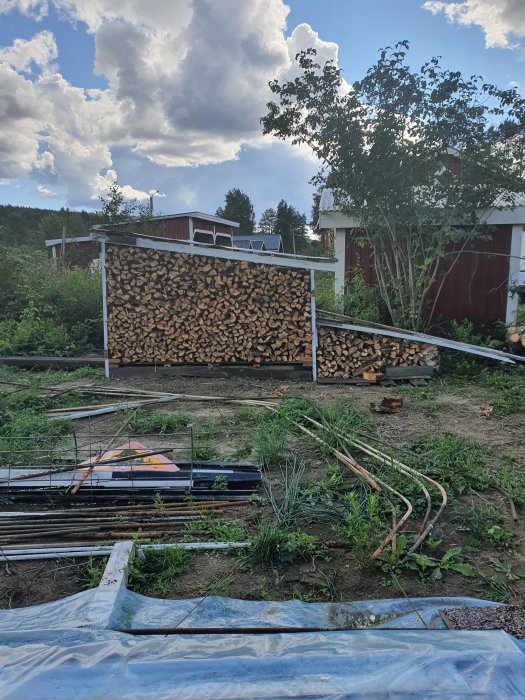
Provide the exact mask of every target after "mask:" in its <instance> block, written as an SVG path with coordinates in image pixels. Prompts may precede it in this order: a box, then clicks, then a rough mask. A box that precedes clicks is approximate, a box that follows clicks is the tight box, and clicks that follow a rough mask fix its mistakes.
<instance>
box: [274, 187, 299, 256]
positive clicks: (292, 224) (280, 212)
mask: <svg viewBox="0 0 525 700" xmlns="http://www.w3.org/2000/svg"><path fill="white" fill-rule="evenodd" d="M274 233H279V234H280V235H281V237H282V239H283V248H284V252H285V253H300V252H301V251H303V249H304V248H305V247H306V216H305V215H304V214H301V213H300V212H298V211H297V209H296V208H295V207H293V206H291V205H290V204H287V203H286V202H285V201H284V199H281V201H280V202H279V204H278V205H277V210H276V216H275V228H274Z"/></svg>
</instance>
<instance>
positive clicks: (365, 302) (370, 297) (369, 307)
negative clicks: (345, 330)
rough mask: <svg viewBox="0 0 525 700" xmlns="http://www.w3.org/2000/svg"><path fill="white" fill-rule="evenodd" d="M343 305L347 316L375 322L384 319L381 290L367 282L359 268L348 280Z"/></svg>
mask: <svg viewBox="0 0 525 700" xmlns="http://www.w3.org/2000/svg"><path fill="white" fill-rule="evenodd" d="M342 306H343V309H344V314H345V315H346V316H352V317H353V318H360V319H362V320H363V321H371V322H373V323H381V322H382V321H384V318H383V314H382V313H381V297H380V295H379V290H378V288H377V287H374V286H372V285H370V284H367V283H366V282H365V280H364V277H363V273H362V271H361V270H360V269H359V268H357V269H355V270H353V271H352V274H351V276H350V278H349V279H348V280H347V282H346V293H345V294H344V295H343V298H342Z"/></svg>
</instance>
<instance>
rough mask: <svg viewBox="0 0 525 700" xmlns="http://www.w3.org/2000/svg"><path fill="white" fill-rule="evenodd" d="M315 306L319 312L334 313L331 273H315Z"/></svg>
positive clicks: (333, 286) (332, 276)
mask: <svg viewBox="0 0 525 700" xmlns="http://www.w3.org/2000/svg"><path fill="white" fill-rule="evenodd" d="M315 306H316V308H317V309H318V310H319V311H335V310H336V303H335V280H334V275H333V274H332V273H331V272H321V271H319V270H317V271H316V272H315Z"/></svg>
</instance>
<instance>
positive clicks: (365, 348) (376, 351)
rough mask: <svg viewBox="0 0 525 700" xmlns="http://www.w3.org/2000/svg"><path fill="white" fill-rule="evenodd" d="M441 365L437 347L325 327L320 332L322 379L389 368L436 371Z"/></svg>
mask: <svg viewBox="0 0 525 700" xmlns="http://www.w3.org/2000/svg"><path fill="white" fill-rule="evenodd" d="M437 363H438V354H437V348H436V346H435V345H426V344H423V343H416V342H414V341H411V340H403V339H401V338H390V337H387V336H382V335H371V334H368V333H358V332H356V331H347V330H342V329H339V328H327V327H324V326H321V327H320V328H319V330H318V348H317V374H318V376H319V377H327V378H328V377H344V378H348V377H357V376H361V375H362V374H363V372H364V371H365V370H366V371H367V372H371V371H381V370H382V369H384V368H385V367H387V366H390V367H410V366H414V365H425V366H430V367H436V365H437Z"/></svg>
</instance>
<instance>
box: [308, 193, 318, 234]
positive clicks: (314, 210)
mask: <svg viewBox="0 0 525 700" xmlns="http://www.w3.org/2000/svg"><path fill="white" fill-rule="evenodd" d="M320 202H321V192H320V191H317V192H314V194H313V197H312V210H311V213H310V216H311V221H310V226H311V227H312V228H315V227H316V226H317V222H318V221H319V204H320Z"/></svg>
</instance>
